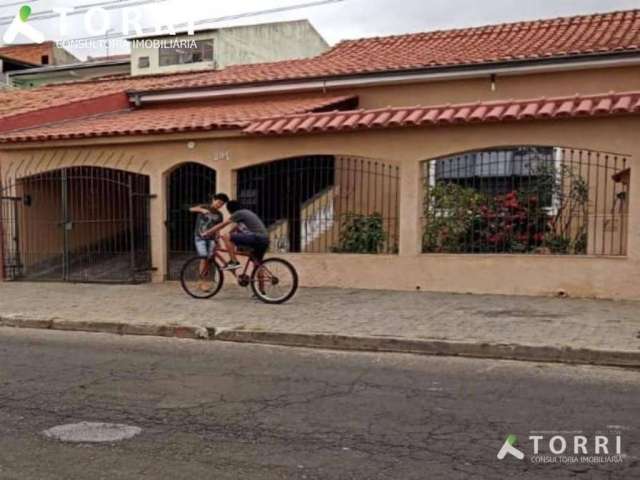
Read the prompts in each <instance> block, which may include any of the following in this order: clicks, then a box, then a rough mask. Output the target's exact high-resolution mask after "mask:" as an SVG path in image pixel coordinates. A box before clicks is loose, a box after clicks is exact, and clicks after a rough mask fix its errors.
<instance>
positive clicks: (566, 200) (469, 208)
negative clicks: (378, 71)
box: [422, 146, 629, 256]
mask: <svg viewBox="0 0 640 480" xmlns="http://www.w3.org/2000/svg"><path fill="white" fill-rule="evenodd" d="M627 165H628V161H627V158H626V157H625V156H624V155H618V154H611V153H605V152H594V151H588V150H578V149H567V148H557V147H546V146H545V147H539V146H517V147H511V148H497V149H488V150H481V151H474V152H466V153H462V154H459V155H451V156H447V157H443V158H438V159H434V160H430V161H427V162H424V165H423V184H424V202H423V212H422V218H423V237H422V244H423V252H425V253H521V254H522V253H531V254H565V255H566V254H568V255H613V256H616V255H625V254H626V244H627V233H628V224H627V221H628V195H629V185H628V177H629V176H628V175H625V174H624V172H628V167H627ZM625 179H626V180H625Z"/></svg>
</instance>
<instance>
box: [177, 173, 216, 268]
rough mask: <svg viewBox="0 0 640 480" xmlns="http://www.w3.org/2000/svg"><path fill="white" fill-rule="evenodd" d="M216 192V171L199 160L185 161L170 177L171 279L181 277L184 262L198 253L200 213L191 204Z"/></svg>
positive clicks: (204, 201) (205, 201) (195, 203)
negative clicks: (195, 235)
mask: <svg viewBox="0 0 640 480" xmlns="http://www.w3.org/2000/svg"><path fill="white" fill-rule="evenodd" d="M214 193H216V171H215V170H213V169H211V168H209V167H207V166H205V165H201V164H199V163H193V162H189V163H184V164H182V165H180V166H179V167H177V168H176V169H175V170H173V171H172V172H171V174H169V176H168V177H167V223H166V226H167V247H168V258H167V263H168V268H167V271H168V279H169V280H179V278H180V269H181V268H182V265H183V264H184V262H185V261H186V260H187V259H188V258H189V257H190V256H192V255H194V254H195V251H194V248H195V247H194V244H193V231H194V226H195V220H196V216H195V215H194V214H192V213H190V212H189V207H191V206H193V205H197V204H205V203H208V202H210V201H211V196H212V195H213V194H214Z"/></svg>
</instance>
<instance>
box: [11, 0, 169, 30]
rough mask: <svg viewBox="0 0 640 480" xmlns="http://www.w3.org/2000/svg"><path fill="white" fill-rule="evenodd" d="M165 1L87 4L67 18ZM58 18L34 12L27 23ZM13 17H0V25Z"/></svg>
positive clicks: (117, 0)
mask: <svg viewBox="0 0 640 480" xmlns="http://www.w3.org/2000/svg"><path fill="white" fill-rule="evenodd" d="M166 1H168V0H109V1H104V2H98V3H89V4H85V5H78V6H77V7H74V9H73V11H71V12H69V13H67V16H68V17H70V16H73V15H80V14H82V13H87V12H88V11H89V10H90V9H92V8H97V7H100V8H103V9H104V10H118V9H120V8H127V7H137V6H142V5H146V4H149V3H163V2H166ZM58 16H60V14H59V13H58V12H55V11H53V10H43V11H42V12H36V13H33V14H32V15H31V16H29V21H30V22H34V21H39V20H50V19H52V18H56V17H58ZM14 17H15V15H14V16H4V17H0V25H8V24H9V23H11V22H12V21H13V19H14Z"/></svg>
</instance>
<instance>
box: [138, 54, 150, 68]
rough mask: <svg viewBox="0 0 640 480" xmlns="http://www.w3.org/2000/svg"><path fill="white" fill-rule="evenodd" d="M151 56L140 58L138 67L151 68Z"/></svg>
mask: <svg viewBox="0 0 640 480" xmlns="http://www.w3.org/2000/svg"><path fill="white" fill-rule="evenodd" d="M149 65H150V64H149V57H140V58H138V68H149Z"/></svg>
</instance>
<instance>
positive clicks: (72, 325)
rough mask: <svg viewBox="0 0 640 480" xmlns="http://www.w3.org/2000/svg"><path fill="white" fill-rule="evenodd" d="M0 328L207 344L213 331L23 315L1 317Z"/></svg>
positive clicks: (199, 328)
mask: <svg viewBox="0 0 640 480" xmlns="http://www.w3.org/2000/svg"><path fill="white" fill-rule="evenodd" d="M0 327H14V328H39V329H48V330H61V331H67V332H91V333H112V334H116V335H146V336H154V337H173V338H190V339H194V340H207V339H209V338H211V337H212V336H213V335H212V334H214V333H215V330H213V329H207V328H205V327H198V326H193V325H171V324H166V325H154V324H149V323H124V322H122V323H119V322H91V321H83V320H64V319H60V318H33V317H27V316H25V315H0Z"/></svg>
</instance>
